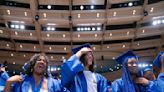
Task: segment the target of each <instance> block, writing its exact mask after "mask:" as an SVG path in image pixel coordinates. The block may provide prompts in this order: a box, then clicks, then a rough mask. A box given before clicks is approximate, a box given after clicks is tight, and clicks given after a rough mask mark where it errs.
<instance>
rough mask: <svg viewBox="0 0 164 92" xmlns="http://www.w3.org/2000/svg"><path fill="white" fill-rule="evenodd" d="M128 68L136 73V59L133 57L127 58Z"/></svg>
mask: <svg viewBox="0 0 164 92" xmlns="http://www.w3.org/2000/svg"><path fill="white" fill-rule="evenodd" d="M128 69H129V71H130V73H132V74H137V73H138V67H137V60H136V59H135V58H129V59H128Z"/></svg>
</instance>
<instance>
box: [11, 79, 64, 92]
mask: <svg viewBox="0 0 164 92" xmlns="http://www.w3.org/2000/svg"><path fill="white" fill-rule="evenodd" d="M30 78H31V77H29V76H24V79H23V81H22V83H15V84H13V85H12V86H13V87H12V90H11V91H12V92H28V90H29V86H30V85H31V83H30ZM48 92H63V91H62V86H61V84H60V82H59V81H58V80H55V79H53V78H51V77H48Z"/></svg>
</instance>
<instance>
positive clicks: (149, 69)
mask: <svg viewBox="0 0 164 92" xmlns="http://www.w3.org/2000/svg"><path fill="white" fill-rule="evenodd" d="M146 71H153V68H152V67H151V66H147V67H144V68H143V69H141V76H143V75H144V72H146Z"/></svg>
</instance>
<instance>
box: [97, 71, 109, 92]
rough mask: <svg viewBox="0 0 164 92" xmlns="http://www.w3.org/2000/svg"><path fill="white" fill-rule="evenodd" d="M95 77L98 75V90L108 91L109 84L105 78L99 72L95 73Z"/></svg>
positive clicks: (101, 91) (100, 91)
mask: <svg viewBox="0 0 164 92" xmlns="http://www.w3.org/2000/svg"><path fill="white" fill-rule="evenodd" d="M97 77H98V84H97V87H98V92H108V88H109V85H108V81H107V79H106V78H105V77H103V76H102V75H100V74H97Z"/></svg>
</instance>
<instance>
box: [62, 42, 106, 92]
mask: <svg viewBox="0 0 164 92" xmlns="http://www.w3.org/2000/svg"><path fill="white" fill-rule="evenodd" d="M72 52H73V55H72V56H71V57H70V58H69V59H68V60H67V61H66V62H65V63H64V64H63V65H62V67H61V81H62V84H63V86H65V87H66V88H67V89H68V90H69V91H70V92H107V91H108V85H107V80H106V79H105V78H104V77H103V76H102V75H100V74H98V73H95V72H94V66H95V65H94V63H95V61H94V57H93V52H92V50H91V46H90V44H89V43H87V44H84V45H81V46H79V47H76V48H73V49H72Z"/></svg>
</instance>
